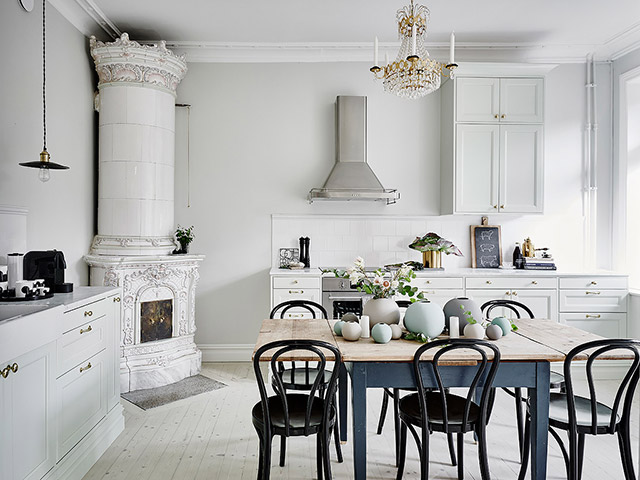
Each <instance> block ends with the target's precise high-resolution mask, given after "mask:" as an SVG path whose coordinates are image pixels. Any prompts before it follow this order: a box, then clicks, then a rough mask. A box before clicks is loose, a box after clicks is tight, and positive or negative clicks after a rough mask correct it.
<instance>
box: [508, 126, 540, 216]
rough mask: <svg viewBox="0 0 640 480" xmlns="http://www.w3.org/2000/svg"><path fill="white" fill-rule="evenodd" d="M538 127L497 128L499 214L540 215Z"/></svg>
mask: <svg viewBox="0 0 640 480" xmlns="http://www.w3.org/2000/svg"><path fill="white" fill-rule="evenodd" d="M542 162H543V158H542V125H502V126H500V181H499V183H500V211H501V212H507V213H536V212H538V213H540V212H542V203H543V202H542V195H543V188H542V184H543V181H544V179H543V168H542Z"/></svg>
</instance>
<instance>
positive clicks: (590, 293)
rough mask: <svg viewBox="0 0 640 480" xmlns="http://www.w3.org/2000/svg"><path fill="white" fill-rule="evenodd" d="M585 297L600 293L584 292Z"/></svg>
mask: <svg viewBox="0 0 640 480" xmlns="http://www.w3.org/2000/svg"><path fill="white" fill-rule="evenodd" d="M585 295H600V292H585Z"/></svg>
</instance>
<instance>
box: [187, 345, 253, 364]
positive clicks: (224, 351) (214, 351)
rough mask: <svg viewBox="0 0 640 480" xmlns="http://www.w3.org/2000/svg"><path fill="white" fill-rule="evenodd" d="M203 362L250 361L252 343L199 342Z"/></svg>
mask: <svg viewBox="0 0 640 480" xmlns="http://www.w3.org/2000/svg"><path fill="white" fill-rule="evenodd" d="M198 348H199V349H200V351H201V352H202V361H203V362H250V361H251V355H252V354H253V349H254V345H253V344H252V343H249V344H244V343H208V344H198Z"/></svg>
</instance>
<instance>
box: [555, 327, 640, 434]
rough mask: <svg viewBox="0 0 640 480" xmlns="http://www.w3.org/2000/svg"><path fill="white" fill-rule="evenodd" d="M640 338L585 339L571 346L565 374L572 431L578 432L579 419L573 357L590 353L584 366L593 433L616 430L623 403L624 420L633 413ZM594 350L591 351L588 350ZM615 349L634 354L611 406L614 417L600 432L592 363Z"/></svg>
mask: <svg viewBox="0 0 640 480" xmlns="http://www.w3.org/2000/svg"><path fill="white" fill-rule="evenodd" d="M639 347H640V341H639V340H630V339H604V340H596V341H593V342H587V343H583V344H581V345H578V346H577V347H575V348H574V349H572V350H571V351H570V352H569V353H568V354H567V357H566V358H565V361H564V378H565V383H566V389H567V408H568V412H569V434H570V435H571V434H573V433H576V432H577V420H576V403H575V396H574V388H573V379H572V376H571V362H572V360H573V359H574V358H575V357H576V356H578V355H581V354H583V353H586V354H587V355H588V360H587V362H586V364H585V370H586V374H587V383H588V386H589V395H588V398H589V403H590V409H591V427H590V432H589V433H591V434H593V435H595V434H596V433H600V434H602V433H608V434H613V433H614V432H615V431H616V430H615V426H616V423H617V421H618V418H619V416H618V411H619V409H620V407H622V420H623V421H624V420H628V419H629V416H630V414H631V404H632V402H633V396H634V393H635V390H636V387H637V385H638V378H639V376H640V368H639V367H640V351H639ZM587 350H591V352H586V351H587ZM612 350H623V351H628V352H630V353H631V354H632V355H633V361H632V362H631V364H630V365H629V367H628V369H627V371H626V374H625V375H624V377H623V378H622V380H621V381H620V384H619V386H618V390H617V392H616V396H615V399H614V402H613V405H612V406H611V417H610V419H609V425H608V427H607V431H606V432H602V431H600V432H598V431H597V430H598V428H597V427H598V415H597V405H598V401H597V397H596V388H595V384H594V382H593V372H592V368H593V363H594V362H595V361H596V360H597V359H598V357H602V356H604V355H605V354H607V353H608V352H610V351H612Z"/></svg>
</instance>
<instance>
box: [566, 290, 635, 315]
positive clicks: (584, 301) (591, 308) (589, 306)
mask: <svg viewBox="0 0 640 480" xmlns="http://www.w3.org/2000/svg"><path fill="white" fill-rule="evenodd" d="M627 296H628V293H627V291H626V290H595V289H594V290H560V312H567V313H568V312H586V313H588V312H626V311H627Z"/></svg>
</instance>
